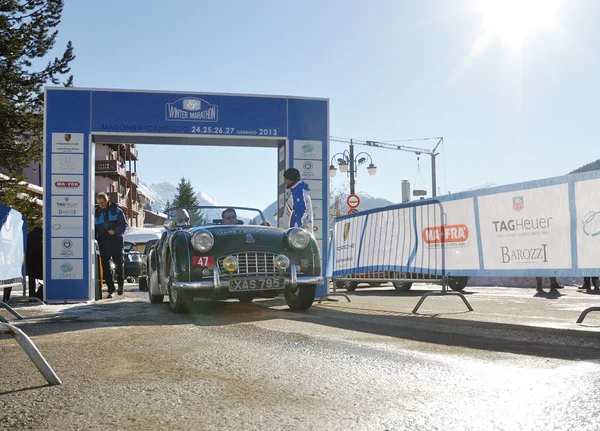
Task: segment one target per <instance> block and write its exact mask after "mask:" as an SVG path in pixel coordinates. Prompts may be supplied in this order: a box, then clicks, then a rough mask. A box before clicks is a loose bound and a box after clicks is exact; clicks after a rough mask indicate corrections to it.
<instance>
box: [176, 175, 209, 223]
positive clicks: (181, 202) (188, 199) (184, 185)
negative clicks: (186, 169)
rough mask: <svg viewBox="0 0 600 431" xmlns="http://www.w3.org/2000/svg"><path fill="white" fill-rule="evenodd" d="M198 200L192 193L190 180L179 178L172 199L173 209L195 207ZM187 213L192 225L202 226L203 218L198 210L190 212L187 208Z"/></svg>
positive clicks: (192, 188)
mask: <svg viewBox="0 0 600 431" xmlns="http://www.w3.org/2000/svg"><path fill="white" fill-rule="evenodd" d="M198 205H199V204H198V198H197V197H196V193H195V192H194V187H192V183H191V182H190V180H186V179H185V177H181V180H180V181H179V184H178V185H177V192H176V193H175V197H174V198H173V206H174V207H195V206H198ZM188 212H189V214H190V218H191V224H192V225H198V224H202V223H203V222H204V220H205V217H204V216H203V214H202V213H201V212H200V210H197V209H196V210H192V209H189V208H188Z"/></svg>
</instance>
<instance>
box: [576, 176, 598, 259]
mask: <svg viewBox="0 0 600 431" xmlns="http://www.w3.org/2000/svg"><path fill="white" fill-rule="evenodd" d="M575 207H576V208H577V215H576V217H577V219H576V222H577V224H576V225H577V257H578V262H579V268H600V258H599V257H598V249H599V246H600V179H594V180H588V181H579V182H576V183H575Z"/></svg>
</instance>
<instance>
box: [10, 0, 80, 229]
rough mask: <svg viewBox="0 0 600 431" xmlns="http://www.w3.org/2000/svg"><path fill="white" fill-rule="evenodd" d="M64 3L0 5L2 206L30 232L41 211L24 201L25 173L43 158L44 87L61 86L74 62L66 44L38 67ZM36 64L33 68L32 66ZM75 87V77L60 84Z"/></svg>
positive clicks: (14, 0) (20, 0) (32, 0)
mask: <svg viewBox="0 0 600 431" xmlns="http://www.w3.org/2000/svg"><path fill="white" fill-rule="evenodd" d="M63 3H64V2H63V0H0V90H1V91H0V171H1V172H3V173H4V174H5V175H6V176H7V177H8V178H5V177H2V178H1V179H0V202H2V203H4V204H5V205H9V206H11V207H13V208H15V209H16V210H18V211H19V212H21V213H22V214H23V215H25V217H26V218H27V221H28V223H29V224H30V225H31V226H33V222H34V220H35V219H37V218H39V217H41V208H40V207H39V206H37V205H32V203H31V201H30V200H28V199H19V196H20V194H21V193H26V185H24V184H23V183H22V181H23V180H24V179H25V177H24V176H23V175H22V173H23V169H24V168H26V167H27V166H28V165H29V163H30V162H31V161H36V162H41V161H42V155H43V145H42V142H43V114H42V113H43V108H44V105H43V104H44V101H43V87H44V85H47V84H53V85H59V84H60V79H61V78H62V77H64V76H65V75H67V74H68V73H69V72H70V67H69V63H70V62H71V61H72V60H73V59H74V58H75V56H74V55H73V46H72V44H71V42H70V41H69V42H68V43H67V46H66V49H65V51H64V53H63V54H62V56H61V57H60V58H58V57H57V58H54V59H51V60H50V61H48V62H47V64H46V66H45V67H43V66H42V67H40V66H37V65H38V64H41V63H42V61H40V60H42V59H44V58H45V57H46V56H47V55H48V53H49V51H50V50H51V49H53V48H54V45H55V42H56V36H57V34H58V31H57V30H56V28H57V26H58V24H59V23H60V19H61V15H62V11H63ZM34 62H35V63H36V66H34V65H33V63H34ZM63 85H65V86H67V87H68V86H72V85H73V76H72V75H71V76H68V77H67V78H66V81H64V82H63Z"/></svg>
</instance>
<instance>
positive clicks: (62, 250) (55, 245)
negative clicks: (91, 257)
mask: <svg viewBox="0 0 600 431" xmlns="http://www.w3.org/2000/svg"><path fill="white" fill-rule="evenodd" d="M50 252H51V253H52V258H53V259H68V258H81V259H83V238H52V247H51V249H50Z"/></svg>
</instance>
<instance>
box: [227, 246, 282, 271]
mask: <svg viewBox="0 0 600 431" xmlns="http://www.w3.org/2000/svg"><path fill="white" fill-rule="evenodd" d="M230 256H233V257H235V258H236V259H237V261H238V268H237V270H236V271H235V272H233V274H232V275H260V276H265V275H271V276H275V275H278V274H279V273H280V272H279V271H278V270H277V269H275V257H276V256H277V255H276V254H275V253H264V252H249V253H235V254H231V255H230ZM224 259H225V256H223V257H220V258H219V259H218V260H217V264H218V266H219V271H220V272H221V274H227V273H228V271H227V270H226V269H225V268H224V267H223V260H224Z"/></svg>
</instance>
